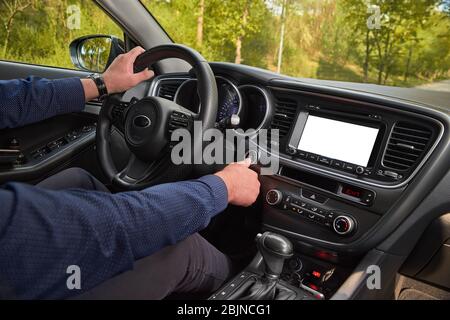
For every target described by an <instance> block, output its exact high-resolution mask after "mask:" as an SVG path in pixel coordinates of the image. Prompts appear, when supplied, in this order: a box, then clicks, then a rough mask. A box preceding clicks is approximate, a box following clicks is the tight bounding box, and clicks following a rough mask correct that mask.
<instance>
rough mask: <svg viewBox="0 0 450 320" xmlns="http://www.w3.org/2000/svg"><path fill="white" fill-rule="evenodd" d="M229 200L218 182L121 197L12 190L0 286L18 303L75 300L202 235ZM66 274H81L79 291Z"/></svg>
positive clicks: (0, 253) (3, 194)
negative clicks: (142, 260) (142, 261)
mask: <svg viewBox="0 0 450 320" xmlns="http://www.w3.org/2000/svg"><path fill="white" fill-rule="evenodd" d="M227 199H228V194H227V189H226V186H225V184H224V182H223V181H222V180H221V179H220V178H219V177H217V176H206V177H203V178H201V179H199V180H194V181H188V182H180V183H176V184H165V185H160V186H157V187H153V188H150V189H147V190H145V191H142V192H128V193H121V194H116V195H111V194H107V193H101V192H90V191H84V190H78V189H74V190H67V191H47V190H44V189H40V188H37V187H31V186H27V185H24V184H17V183H12V184H7V185H6V186H4V187H3V188H0V201H1V207H0V283H1V284H2V285H3V286H5V285H6V287H8V288H11V290H12V293H13V294H14V296H15V297H17V298H20V299H36V298H45V299H48V298H68V297H70V296H73V295H78V294H80V293H83V292H85V291H86V290H89V289H91V288H93V287H95V286H97V285H98V284H100V283H102V282H104V281H106V280H107V279H109V278H111V277H113V276H114V275H117V274H119V273H122V272H124V271H127V270H129V269H131V268H132V267H133V262H134V261H135V260H137V259H140V258H143V257H146V256H149V255H151V254H153V253H155V252H157V251H158V250H160V249H162V248H164V247H165V246H168V245H171V244H174V243H177V242H178V241H181V240H183V239H185V238H186V237H188V236H189V235H191V234H193V233H195V232H197V231H199V230H201V229H203V228H205V227H206V226H207V225H208V223H209V221H210V219H211V218H212V217H213V216H215V215H216V214H218V213H220V212H221V211H223V210H224V209H225V208H226V206H227ZM69 266H78V267H79V268H80V271H81V290H69V289H68V287H67V284H66V282H67V279H68V277H69V274H67V268H68V267H69Z"/></svg>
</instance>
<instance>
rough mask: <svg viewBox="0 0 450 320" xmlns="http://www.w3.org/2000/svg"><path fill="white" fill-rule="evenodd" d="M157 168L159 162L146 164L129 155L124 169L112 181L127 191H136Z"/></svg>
mask: <svg viewBox="0 0 450 320" xmlns="http://www.w3.org/2000/svg"><path fill="white" fill-rule="evenodd" d="M158 167H159V162H158V161H155V162H152V163H146V162H144V161H142V160H140V159H139V158H137V157H136V156H135V155H131V157H130V160H129V161H128V164H127V165H126V167H125V169H123V170H122V171H121V172H119V173H118V174H117V175H116V176H115V177H114V179H113V183H114V184H116V185H118V186H119V187H122V188H126V189H128V190H138V189H140V186H141V185H142V183H144V182H145V181H146V180H147V179H148V178H149V177H150V176H151V175H152V174H153V173H154V172H155V170H157V169H158Z"/></svg>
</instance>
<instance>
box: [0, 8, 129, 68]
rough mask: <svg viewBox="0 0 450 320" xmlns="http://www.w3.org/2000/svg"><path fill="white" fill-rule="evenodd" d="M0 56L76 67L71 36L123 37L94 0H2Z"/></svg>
mask: <svg viewBox="0 0 450 320" xmlns="http://www.w3.org/2000/svg"><path fill="white" fill-rule="evenodd" d="M0 20H1V23H2V26H3V28H0V59H3V60H9V61H18V62H25V63H32V64H40V65H47V66H55V67H63V68H74V66H73V64H72V62H71V60H70V54H69V44H70V43H71V42H72V40H74V39H76V38H79V37H81V36H85V35H90V34H106V35H114V36H117V37H119V38H123V32H122V31H121V29H120V28H119V27H118V26H117V25H116V24H115V23H114V22H113V21H112V20H111V19H110V18H109V17H108V16H107V15H106V14H105V13H104V12H103V11H102V10H101V9H100V8H99V7H97V5H96V4H95V3H94V2H93V1H92V0H0Z"/></svg>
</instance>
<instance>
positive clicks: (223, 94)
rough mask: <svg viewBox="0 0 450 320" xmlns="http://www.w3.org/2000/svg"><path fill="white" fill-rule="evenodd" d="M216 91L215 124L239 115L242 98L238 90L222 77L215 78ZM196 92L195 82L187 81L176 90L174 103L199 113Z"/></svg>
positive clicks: (198, 101)
mask: <svg viewBox="0 0 450 320" xmlns="http://www.w3.org/2000/svg"><path fill="white" fill-rule="evenodd" d="M216 82H217V91H218V107H217V119H216V120H217V122H221V121H222V120H224V119H227V118H231V116H233V115H235V114H237V115H240V112H241V106H242V97H241V93H240V92H239V90H238V88H237V87H236V86H235V85H234V84H233V83H232V82H231V81H229V80H227V79H226V78H224V77H216ZM195 92H197V80H196V79H189V80H187V81H185V82H184V83H183V84H182V85H181V86H180V88H179V89H178V91H177V93H176V96H175V102H176V103H177V104H179V105H181V106H183V107H185V108H187V109H189V110H191V111H193V112H195V113H199V112H200V99H199V97H198V94H194V93H195Z"/></svg>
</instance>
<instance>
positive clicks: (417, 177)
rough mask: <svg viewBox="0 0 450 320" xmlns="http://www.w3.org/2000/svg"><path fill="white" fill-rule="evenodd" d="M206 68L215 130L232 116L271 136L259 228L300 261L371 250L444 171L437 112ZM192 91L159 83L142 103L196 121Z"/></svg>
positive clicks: (242, 70) (185, 79) (183, 80)
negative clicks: (212, 86)
mask: <svg viewBox="0 0 450 320" xmlns="http://www.w3.org/2000/svg"><path fill="white" fill-rule="evenodd" d="M211 66H212V69H213V71H214V72H215V74H216V76H217V78H216V79H217V83H218V91H219V112H218V118H217V122H218V123H220V122H221V121H223V120H224V119H226V118H227V117H230V116H231V115H233V114H237V115H239V116H240V118H241V123H240V125H239V129H242V130H244V131H245V130H249V129H256V132H255V130H252V132H251V134H254V133H257V132H258V131H259V130H261V129H276V130H278V132H279V142H275V143H276V144H277V145H276V146H274V145H270V144H269V145H268V146H265V145H258V149H259V152H262V153H265V154H268V155H271V156H276V157H277V158H278V159H279V162H280V168H279V170H278V171H277V172H276V173H275V174H274V175H263V176H261V184H262V197H261V201H262V212H261V216H262V217H261V218H262V229H263V230H271V231H275V232H278V233H281V234H284V235H287V236H289V238H290V239H293V240H294V241H297V244H298V245H299V246H303V247H304V249H305V250H306V251H310V252H309V253H310V254H313V255H315V256H318V255H319V256H324V255H325V256H326V257H328V259H331V260H334V261H340V260H345V258H346V257H348V256H357V255H360V254H363V253H365V252H367V251H368V250H370V249H371V248H374V247H375V246H376V245H377V244H378V243H379V242H380V241H381V240H382V239H385V238H386V237H387V236H388V235H389V234H390V233H391V232H392V231H393V230H395V228H397V227H398V226H399V224H400V222H401V221H403V220H404V219H405V218H406V217H407V216H408V215H409V214H410V213H411V212H412V211H413V210H414V206H417V205H418V204H419V203H420V200H421V198H420V196H422V199H423V197H425V196H426V194H427V193H429V192H430V191H431V188H432V187H433V184H432V182H431V181H430V184H428V182H427V178H431V177H432V176H433V175H437V176H440V177H442V174H445V173H446V172H447V170H448V163H447V165H446V164H445V160H444V159H445V157H448V152H449V150H448V147H449V123H450V122H449V111H448V109H445V106H444V107H442V106H438V105H426V104H425V103H424V102H423V101H421V102H411V101H408V100H406V99H404V97H403V96H401V95H397V96H395V95H391V96H388V95H387V94H382V93H379V92H373V91H372V92H371V90H367V91H366V92H363V91H361V89H360V88H359V89H358V90H351V89H343V88H337V87H334V86H331V85H321V84H318V83H316V82H313V81H311V82H308V81H306V80H305V81H301V80H298V79H292V78H288V77H283V76H281V75H279V74H274V73H271V72H268V71H264V70H260V69H256V68H252V67H246V66H240V65H234V64H227V63H212V64H211ZM369 87H370V86H369ZM380 88H383V87H381V86H380ZM377 89H378V90H379V88H378V87H377ZM410 90H411V91H413V89H410ZM195 91H196V80H195V77H193V76H192V75H191V74H188V73H187V74H167V75H163V76H158V77H157V78H155V79H154V81H153V82H152V84H151V86H150V89H149V95H152V96H159V97H164V98H166V99H169V100H173V101H175V102H177V103H178V104H180V105H182V106H184V107H186V108H188V109H190V110H192V111H194V112H198V110H199V109H198V108H199V102H198V97H196V94H195ZM405 92H407V91H405ZM424 95H425V96H426V95H427V94H426V92H424ZM428 96H430V95H429V94H428ZM434 98H436V97H434ZM424 99H425V98H424ZM425 100H426V99H425ZM319 136H322V137H328V138H329V139H328V140H330V141H332V143H329V142H327V139H322V140H320V139H319V138H318V137H319ZM315 139H316V140H315ZM272 143H273V142H272ZM444 155H445V157H444ZM443 161H444V162H443ZM438 180H439V179H438ZM438 180H435V181H434V183H436V181H438ZM418 190H420V192H419V193H418V194H419V197H417V196H416V197H415V198H410V197H411V195H412V194H416V193H415V192H416V191H418ZM416 195H417V194H416Z"/></svg>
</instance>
